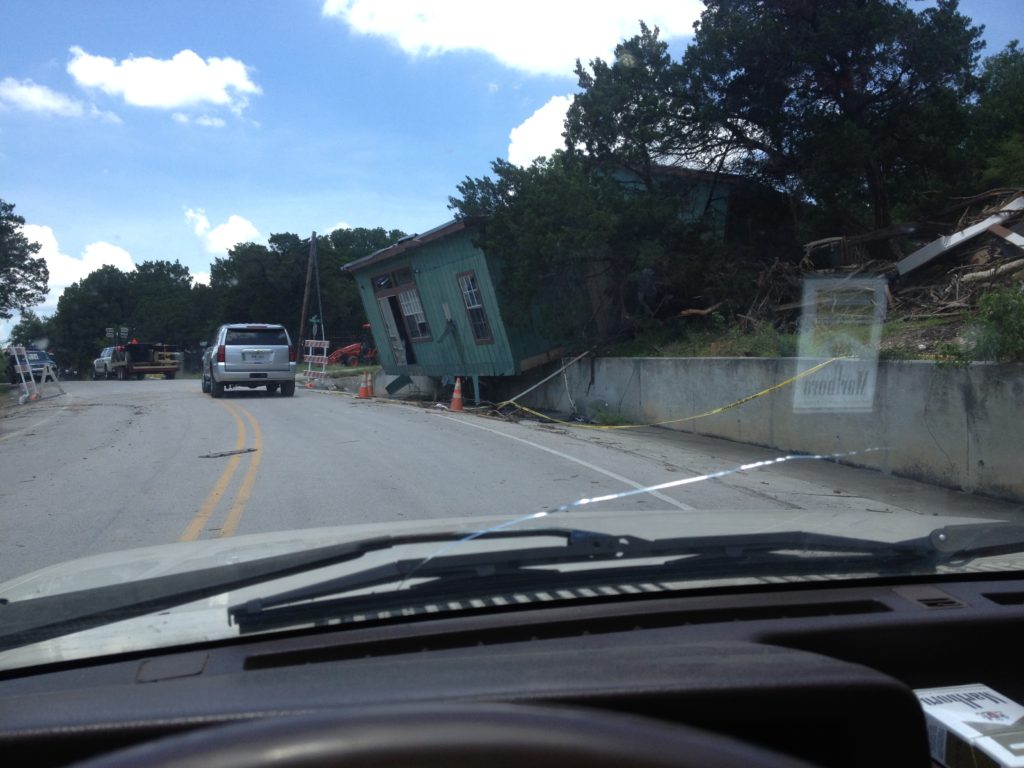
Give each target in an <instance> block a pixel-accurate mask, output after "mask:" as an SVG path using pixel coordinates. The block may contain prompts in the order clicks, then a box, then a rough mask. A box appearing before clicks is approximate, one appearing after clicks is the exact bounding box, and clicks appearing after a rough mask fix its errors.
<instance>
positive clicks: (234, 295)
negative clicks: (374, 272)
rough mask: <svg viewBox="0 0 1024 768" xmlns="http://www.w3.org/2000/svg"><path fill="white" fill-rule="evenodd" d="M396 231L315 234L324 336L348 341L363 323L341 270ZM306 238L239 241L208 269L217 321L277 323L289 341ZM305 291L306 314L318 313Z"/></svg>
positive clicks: (294, 334) (352, 284)
mask: <svg viewBox="0 0 1024 768" xmlns="http://www.w3.org/2000/svg"><path fill="white" fill-rule="evenodd" d="M404 236H405V235H404V233H402V232H401V231H399V230H394V229H393V230H385V229H382V228H376V229H363V228H355V229H338V230H335V231H334V232H332V233H330V234H329V235H319V236H317V259H318V263H319V274H320V295H321V301H322V304H323V307H322V315H323V316H322V317H321V318H320V319H321V321H322V323H323V325H324V329H325V335H326V336H327V337H328V338H342V339H347V338H353V337H355V336H357V335H358V333H359V327H360V326H361V325H362V323H363V322H365V314H364V312H363V306H362V302H361V300H360V298H359V295H358V291H357V290H356V287H355V282H354V281H353V279H352V277H351V275H348V274H347V273H343V272H342V271H341V267H342V266H343V265H344V264H346V263H348V262H350V261H354V260H356V259H358V258H360V257H362V256H366V255H368V254H370V253H373V252H374V251H376V250H379V249H381V248H384V247H386V246H388V245H391V244H392V243H396V242H398V240H399V239H400V238H402V237H404ZM309 251H310V248H309V238H306V239H302V238H300V237H299V236H298V235H295V234H292V233H287V232H286V233H281V234H275V235H271V236H270V239H269V241H268V244H267V245H260V244H257V243H242V244H239V245H236V246H235V247H234V248H232V249H231V251H230V252H229V253H228V255H227V257H226V258H223V259H216V260H215V261H214V263H213V264H212V265H211V267H210V290H211V291H212V293H213V295H214V297H215V301H216V303H217V314H218V315H219V317H220V318H221V320H220V322H246V321H254V322H255V321H260V322H268V323H281V324H282V325H284V326H286V327H287V328H288V330H289V333H291V334H292V338H295V339H298V338H301V337H303V336H304V335H305V332H308V330H309V329H308V328H306V329H303V331H304V333H303V334H300V333H298V331H299V328H298V324H299V315H300V314H301V310H302V297H303V293H304V291H305V285H306V266H307V263H308V259H309ZM314 290H315V286H312V287H311V303H310V307H311V309H310V315H316V314H318V313H319V312H320V310H319V308H318V307H317V301H316V294H315V293H313V292H312V291H314Z"/></svg>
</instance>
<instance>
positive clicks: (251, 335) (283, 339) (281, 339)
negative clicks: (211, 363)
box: [224, 328, 288, 347]
mask: <svg viewBox="0 0 1024 768" xmlns="http://www.w3.org/2000/svg"><path fill="white" fill-rule="evenodd" d="M224 343H225V344H227V345H235V344H263V345H266V346H278V347H287V346H288V334H286V333H285V332H284V328H237V329H232V328H229V329H228V332H227V333H226V334H224Z"/></svg>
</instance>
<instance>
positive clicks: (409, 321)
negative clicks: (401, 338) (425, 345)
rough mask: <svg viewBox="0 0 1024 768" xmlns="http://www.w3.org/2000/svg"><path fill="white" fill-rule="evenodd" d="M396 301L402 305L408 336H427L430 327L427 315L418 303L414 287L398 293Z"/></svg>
mask: <svg viewBox="0 0 1024 768" xmlns="http://www.w3.org/2000/svg"><path fill="white" fill-rule="evenodd" d="M398 303H399V304H401V305H402V315H404V316H405V327H406V328H407V329H408V330H409V338H411V339H425V338H428V337H429V336H430V327H429V326H428V325H427V316H426V315H424V314H423V305H422V304H420V296H419V294H418V293H416V289H415V288H413V289H412V290H411V291H402V292H401V293H399V294H398Z"/></svg>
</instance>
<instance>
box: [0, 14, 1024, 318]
mask: <svg viewBox="0 0 1024 768" xmlns="http://www.w3.org/2000/svg"><path fill="white" fill-rule="evenodd" d="M700 8H701V4H700V3H699V2H696V0H674V1H671V2H669V1H666V0H632V1H631V2H629V3H600V2H598V3H586V4H583V3H578V2H574V3H569V2H559V0H555V1H554V2H551V0H548V1H547V2H540V1H538V0H518V1H517V2H516V3H514V4H512V3H503V4H500V5H499V4H498V3H488V2H481V1H480V0H476V1H475V2H473V1H472V0H326V2H325V1H324V0H244V1H242V0H202V1H199V2H193V1H192V0H175V2H156V1H155V0H132V1H131V2H124V0H116V1H115V2H110V1H108V0H89V1H88V2H86V1H85V0H78V1H73V0H0V198H2V199H4V200H6V201H8V202H11V203H14V204H15V205H16V212H17V213H18V214H20V215H22V216H23V217H24V218H25V219H26V223H27V226H26V234H28V235H30V237H32V238H33V239H35V240H37V241H38V242H40V243H41V244H42V245H43V254H44V255H45V257H46V258H47V261H48V264H49V266H50V270H51V289H52V290H51V294H50V296H49V298H48V300H47V302H46V304H45V305H44V306H43V307H42V308H41V311H42V313H43V314H48V313H49V312H52V309H53V307H54V306H55V305H56V300H57V297H58V296H59V294H60V291H61V290H62V289H63V287H64V286H66V285H69V284H70V283H71V282H74V281H76V280H80V279H81V278H82V277H84V276H85V275H86V274H88V273H89V272H90V271H91V270H92V269H95V268H98V267H99V266H101V265H102V264H113V265H115V266H117V267H119V268H121V269H131V268H132V266H133V265H134V264H138V263H141V262H142V261H147V260H153V259H167V260H174V259H178V260H180V261H181V262H182V263H183V264H185V265H186V266H188V267H189V269H190V270H191V271H192V273H193V274H194V275H197V276H199V277H200V278H202V276H203V275H204V274H205V273H208V272H209V265H210V263H211V262H212V261H213V259H214V258H216V257H218V256H224V255H225V253H226V249H227V248H229V247H230V246H231V245H232V244H233V243H234V242H237V241H238V240H254V241H257V242H258V241H263V240H265V239H266V237H267V236H268V235H270V234H271V233H275V232H296V233H298V234H301V235H304V236H305V235H308V234H309V232H311V231H313V230H316V231H317V232H321V233H323V232H327V231H330V230H331V229H333V228H335V227H336V226H346V225H347V226H353V227H356V226H363V227H375V226H382V227H386V228H398V229H402V230H405V231H406V232H422V231H424V230H426V229H429V228H431V227H433V226H436V225H437V224H440V223H442V222H444V221H446V220H447V219H448V218H450V212H449V211H448V210H447V200H448V197H449V195H452V194H454V193H455V186H456V184H457V183H458V182H459V181H461V180H462V179H463V178H464V177H466V176H480V175H482V174H484V173H487V172H488V169H489V163H490V162H491V161H492V160H493V159H494V158H496V157H502V158H507V159H511V160H513V161H514V162H526V161H528V160H529V159H530V158H532V157H535V156H536V155H540V154H547V153H548V152H550V150H551V149H552V148H554V147H555V146H556V145H557V143H558V141H559V138H558V133H559V131H560V123H561V117H562V115H564V109H565V106H566V104H567V103H568V101H567V99H568V97H571V95H572V93H573V92H574V91H575V77H574V76H573V75H572V67H573V61H574V60H575V58H576V57H580V58H582V59H583V60H584V61H587V60H589V59H591V58H593V57H594V56H602V57H607V56H608V55H609V54H610V52H611V51H612V49H613V48H614V46H615V44H616V43H617V42H618V41H619V40H621V39H622V38H624V37H628V36H630V35H632V34H634V33H635V32H636V31H637V29H638V27H637V19H639V18H643V19H645V20H646V21H647V22H648V23H649V24H651V25H657V26H659V27H660V28H661V29H662V36H663V37H664V38H666V39H668V40H670V41H671V42H672V46H673V53H674V55H676V56H678V55H679V53H681V51H682V49H683V47H684V46H685V44H686V39H687V36H688V34H689V33H690V32H691V31H692V22H693V20H694V19H695V18H696V16H697V15H698V14H699V11H700ZM961 8H962V9H963V10H964V11H965V12H967V13H968V15H970V16H972V17H973V18H974V19H975V20H976V21H978V22H981V23H984V24H986V25H987V30H986V40H987V41H988V43H989V49H988V51H987V52H989V53H991V52H994V51H996V50H998V49H999V48H1001V47H1002V46H1003V45H1005V43H1006V42H1007V41H1008V40H1009V39H1011V38H1013V37H1021V36H1022V35H1021V32H1024V23H1022V22H1021V18H1020V13H1021V11H1022V10H1024V0H970V1H968V0H964V1H963V2H962V3H961ZM3 330H5V329H4V328H0V338H3V337H4V336H5V334H4V333H3V332H2V331H3Z"/></svg>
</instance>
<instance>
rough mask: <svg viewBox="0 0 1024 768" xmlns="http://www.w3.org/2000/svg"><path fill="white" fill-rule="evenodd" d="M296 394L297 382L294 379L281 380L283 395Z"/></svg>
mask: <svg viewBox="0 0 1024 768" xmlns="http://www.w3.org/2000/svg"><path fill="white" fill-rule="evenodd" d="M294 394H295V382H294V381H282V382H281V396H282V397H291V396H292V395H294Z"/></svg>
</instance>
